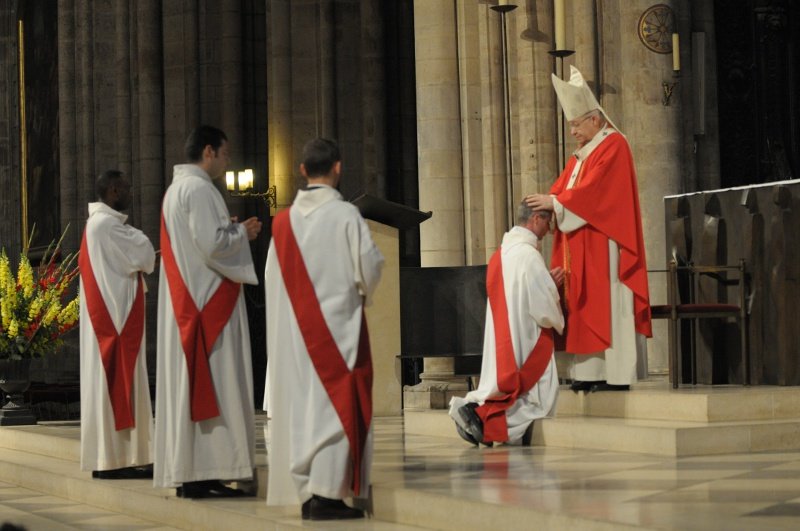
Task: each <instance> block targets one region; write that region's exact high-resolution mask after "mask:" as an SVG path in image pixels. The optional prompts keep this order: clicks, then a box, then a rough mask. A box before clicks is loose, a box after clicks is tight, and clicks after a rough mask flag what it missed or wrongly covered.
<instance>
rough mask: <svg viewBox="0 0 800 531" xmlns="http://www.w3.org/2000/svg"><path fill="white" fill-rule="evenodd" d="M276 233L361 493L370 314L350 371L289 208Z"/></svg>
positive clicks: (289, 288) (368, 416) (295, 305)
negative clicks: (304, 259) (319, 294)
mask: <svg viewBox="0 0 800 531" xmlns="http://www.w3.org/2000/svg"><path fill="white" fill-rule="evenodd" d="M272 238H273V241H274V242H275V252H276V253H277V256H278V263H279V264H280V268H281V275H282V277H283V283H284V285H285V286H286V293H287V294H288V295H289V300H290V301H291V304H292V309H293V310H294V315H295V318H296V319H297V325H298V327H299V328H300V333H301V334H302V336H303V342H304V343H305V345H306V350H308V355H309V357H310V358H311V362H312V363H313V365H314V369H315V370H316V371H317V374H318V375H319V378H320V380H321V381H322V385H323V386H324V387H325V391H326V392H327V393H328V398H330V400H331V403H332V404H333V407H334V409H335V410H336V413H337V415H338V416H339V420H340V421H341V423H342V427H343V428H344V431H345V434H347V439H348V441H349V442H350V459H351V462H352V488H353V493H354V494H355V495H356V496H359V495H360V494H361V490H362V487H363V486H362V485H361V464H362V461H363V458H364V449H365V446H366V440H367V434H368V432H369V425H370V422H371V420H372V356H371V353H370V348H369V333H368V331H367V321H366V317H365V316H364V314H363V310H362V314H361V333H360V336H359V341H358V355H357V357H356V363H355V366H354V367H353V370H352V371H351V370H350V369H349V368H348V367H347V363H345V360H344V358H343V357H342V353H341V352H340V351H339V347H338V346H337V345H336V341H335V340H334V339H333V335H332V334H331V331H330V328H329V327H328V323H327V322H326V321H325V316H324V315H323V314H322V308H321V307H320V303H319V299H318V298H317V294H316V292H315V291H314V284H313V282H312V281H311V277H310V276H309V274H308V269H307V268H306V264H305V262H304V261H303V254H302V253H301V251H300V247H299V246H298V244H297V240H296V239H295V235H294V232H293V230H292V223H291V219H290V217H289V210H284V211H283V212H280V213H279V214H278V215H276V216H275V218H274V219H273V221H272Z"/></svg>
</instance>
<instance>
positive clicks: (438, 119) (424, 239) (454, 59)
mask: <svg viewBox="0 0 800 531" xmlns="http://www.w3.org/2000/svg"><path fill="white" fill-rule="evenodd" d="M457 4H458V3H455V4H454V3H450V2H441V1H439V0H415V2H414V33H415V54H416V55H415V58H416V81H417V138H418V157H419V199H420V200H419V205H420V206H419V208H420V210H423V211H427V210H431V211H433V213H434V214H433V217H432V218H431V219H430V220H428V221H426V222H425V223H423V224H422V225H421V226H420V254H421V265H422V266H423V267H430V266H457V265H464V264H465V242H464V188H463V172H462V164H463V161H462V116H461V105H462V102H461V97H460V89H461V87H460V80H459V71H458V68H459V62H458V60H459V56H458V46H459V43H458V40H457V39H458V37H459V33H458V26H457V20H456V18H457V17H456V12H457V10H458V9H457V8H456V7H455V6H456V5H457ZM468 9H469V8H468ZM461 12H462V13H463V9H462V10H461ZM464 90H467V87H464ZM468 105H469V104H468ZM473 105H474V104H473ZM424 364H425V365H424V371H423V373H422V374H421V375H420V378H421V380H422V382H421V383H420V384H418V385H416V386H413V387H406V388H405V389H404V391H403V396H404V403H405V406H406V407H422V408H443V407H446V405H447V402H449V400H450V397H451V396H452V395H453V393H454V392H459V393H463V392H464V391H465V390H466V383H465V382H464V381H463V380H462V381H461V382H459V381H458V380H457V379H456V378H455V377H454V372H453V359H452V358H425V361H424Z"/></svg>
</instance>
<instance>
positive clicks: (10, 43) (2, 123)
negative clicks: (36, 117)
mask: <svg viewBox="0 0 800 531" xmlns="http://www.w3.org/2000/svg"><path fill="white" fill-rule="evenodd" d="M16 42H17V6H16V2H4V3H2V4H0V60H2V62H3V65H4V68H2V69H0V87H3V89H4V93H5V94H6V95H7V96H6V98H5V100H4V101H3V104H2V105H0V189H2V190H3V193H2V194H0V219H2V220H3V223H0V247H5V249H6V252H7V253H9V258H10V259H11V260H12V262H13V263H16V257H15V256H14V255H15V254H16V250H17V249H20V248H21V247H22V227H21V223H20V220H21V216H20V210H19V198H20V184H21V175H20V171H19V163H18V160H19V109H18V107H17V104H16V101H17V95H16V94H17V93H18V90H19V81H18V75H19V74H18V72H19V68H18V50H17V44H16ZM60 66H61V65H60V63H59V67H60Z"/></svg>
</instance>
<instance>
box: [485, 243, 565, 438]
mask: <svg viewBox="0 0 800 531" xmlns="http://www.w3.org/2000/svg"><path fill="white" fill-rule="evenodd" d="M501 250H502V249H498V250H497V251H495V253H494V254H493V255H492V258H491V259H490V260H489V265H488V267H487V268H486V292H487V294H488V295H489V305H490V307H491V309H492V322H493V323H494V340H495V351H496V354H495V355H496V357H497V388H498V390H499V391H500V392H501V393H504V394H503V395H501V396H499V397H495V398H490V399H488V400H486V402H485V403H484V404H483V405H482V406H480V407H478V408H477V409H476V410H475V412H476V413H477V414H478V416H479V417H480V418H481V420H482V421H483V442H506V441H508V424H507V423H506V410H507V409H508V408H510V407H511V406H512V405H513V404H514V402H515V401H516V400H517V397H518V396H520V395H522V394H525V393H527V392H528V391H530V390H531V388H532V387H533V386H534V385H536V383H537V382H538V381H539V379H540V378H541V377H542V374H544V371H545V369H546V368H547V364H548V363H549V362H550V358H551V357H552V356H553V330H552V329H550V328H542V329H541V332H540V334H539V339H538V340H537V341H536V344H535V345H534V346H533V350H531V352H530V353H529V354H528V358H527V359H526V360H525V363H523V364H522V368H521V369H518V368H517V361H516V359H515V357H514V344H513V342H512V340H511V326H510V325H509V321H508V305H507V303H506V292H505V287H504V284H503V263H502V259H501Z"/></svg>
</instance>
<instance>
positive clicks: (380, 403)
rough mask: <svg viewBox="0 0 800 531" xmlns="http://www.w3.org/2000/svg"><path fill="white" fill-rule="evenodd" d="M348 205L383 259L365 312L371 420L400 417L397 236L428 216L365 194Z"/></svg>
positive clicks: (429, 214)
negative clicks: (364, 222)
mask: <svg viewBox="0 0 800 531" xmlns="http://www.w3.org/2000/svg"><path fill="white" fill-rule="evenodd" d="M352 203H353V204H354V205H355V206H356V207H358V210H359V211H360V212H361V215H362V216H363V217H364V219H366V220H367V225H369V229H370V232H371V233H372V239H373V240H374V241H375V245H377V246H378V249H380V251H381V253H383V256H384V258H385V259H386V262H385V263H384V266H383V273H382V275H381V281H380V283H379V284H378V288H377V289H376V290H375V295H374V298H373V301H372V305H371V306H370V307H368V308H367V310H366V313H367V322H368V326H369V339H370V345H371V347H372V367H373V371H374V374H375V378H374V382H373V385H372V413H373V415H375V416H391V415H400V414H401V412H402V406H401V404H402V395H401V385H400V383H401V377H400V360H398V359H397V357H396V355H397V353H398V352H400V238H399V232H400V231H401V230H406V229H410V228H413V227H415V226H417V225H419V224H420V223H422V222H423V221H425V220H426V219H428V218H430V217H431V215H432V213H431V212H421V211H419V210H417V209H415V208H411V207H407V206H405V205H401V204H399V203H393V202H392V201H387V200H386V199H380V198H378V197H374V196H371V195H367V194H364V195H361V196H359V197H357V198H355V199H353V201H352Z"/></svg>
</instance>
